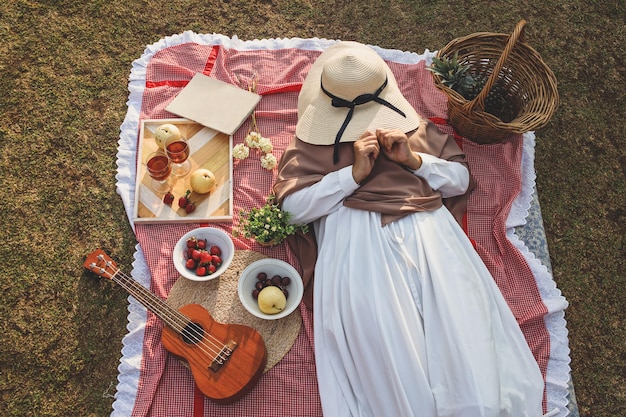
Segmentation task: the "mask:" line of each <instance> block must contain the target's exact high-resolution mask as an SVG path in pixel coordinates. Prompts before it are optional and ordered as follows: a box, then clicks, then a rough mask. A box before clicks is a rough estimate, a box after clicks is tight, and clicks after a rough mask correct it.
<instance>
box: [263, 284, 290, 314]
mask: <svg viewBox="0 0 626 417" xmlns="http://www.w3.org/2000/svg"><path fill="white" fill-rule="evenodd" d="M257 302H258V303H259V308H260V309H261V311H262V312H263V313H265V314H278V313H280V312H281V311H283V310H284V309H285V306H286V305H287V297H285V294H283V292H282V290H281V289H280V288H278V287H276V286H274V285H270V286H269V287H265V288H263V289H262V290H261V292H260V293H259V298H258V299H257Z"/></svg>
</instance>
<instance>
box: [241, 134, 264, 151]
mask: <svg viewBox="0 0 626 417" xmlns="http://www.w3.org/2000/svg"><path fill="white" fill-rule="evenodd" d="M245 140H246V144H247V145H248V146H249V147H251V148H258V147H259V141H260V140H261V135H260V134H259V133H258V132H250V133H248V136H246V139H245Z"/></svg>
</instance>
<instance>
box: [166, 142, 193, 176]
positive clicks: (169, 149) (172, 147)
mask: <svg viewBox="0 0 626 417" xmlns="http://www.w3.org/2000/svg"><path fill="white" fill-rule="evenodd" d="M165 152H166V153H167V157H168V158H169V159H170V161H172V175H174V176H175V177H184V176H185V175H187V174H188V173H189V171H191V162H189V159H188V158H189V143H187V139H186V138H184V137H182V136H181V137H180V138H179V139H172V140H170V141H168V142H166V143H165Z"/></svg>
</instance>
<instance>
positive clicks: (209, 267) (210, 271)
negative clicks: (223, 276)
mask: <svg viewBox="0 0 626 417" xmlns="http://www.w3.org/2000/svg"><path fill="white" fill-rule="evenodd" d="M207 271H208V272H209V275H210V274H213V273H214V272H215V271H217V267H216V266H215V265H213V264H209V266H207Z"/></svg>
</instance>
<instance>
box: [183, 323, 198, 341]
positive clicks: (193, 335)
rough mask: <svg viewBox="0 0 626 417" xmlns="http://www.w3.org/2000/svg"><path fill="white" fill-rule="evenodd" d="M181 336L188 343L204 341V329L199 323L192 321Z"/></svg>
mask: <svg viewBox="0 0 626 417" xmlns="http://www.w3.org/2000/svg"><path fill="white" fill-rule="evenodd" d="M181 336H182V338H183V342H185V343H187V344H188V345H195V344H196V343H199V342H200V341H202V338H203V337H204V329H203V328H202V327H201V326H200V325H199V324H198V323H194V322H190V323H188V324H187V325H186V326H185V328H184V329H183V331H182V332H181Z"/></svg>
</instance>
